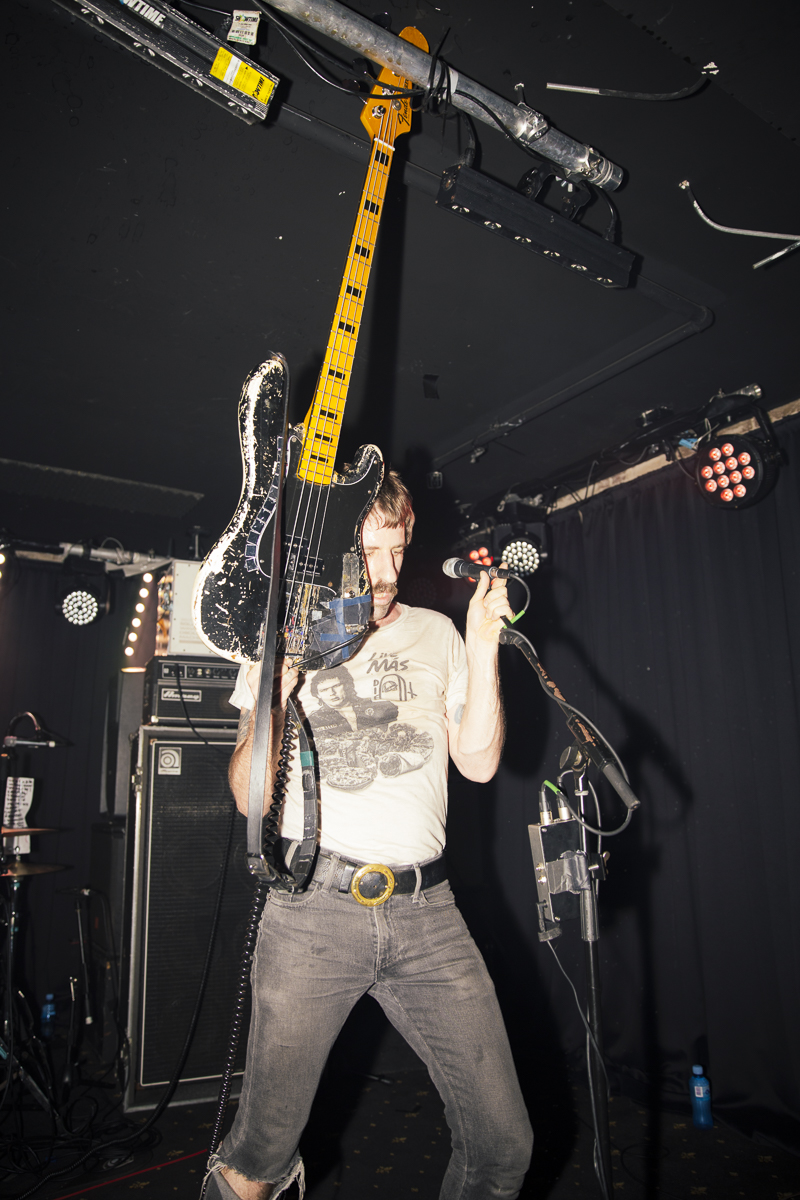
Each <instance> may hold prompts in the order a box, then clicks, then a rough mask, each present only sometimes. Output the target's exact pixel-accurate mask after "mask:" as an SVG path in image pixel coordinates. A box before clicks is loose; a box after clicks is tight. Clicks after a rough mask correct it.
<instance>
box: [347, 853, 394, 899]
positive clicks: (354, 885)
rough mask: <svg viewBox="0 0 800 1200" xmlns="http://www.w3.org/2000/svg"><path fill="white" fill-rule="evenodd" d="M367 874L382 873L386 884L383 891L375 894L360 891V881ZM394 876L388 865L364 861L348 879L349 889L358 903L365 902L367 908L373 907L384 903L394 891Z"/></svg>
mask: <svg viewBox="0 0 800 1200" xmlns="http://www.w3.org/2000/svg"><path fill="white" fill-rule="evenodd" d="M367 875H383V876H384V878H385V879H386V884H385V886H384V888H383V891H382V892H381V893H380V894H379V895H377V896H365V895H363V894H362V892H361V881H362V879H364V878H365V877H366V876H367ZM394 886H395V878H394V873H393V872H392V870H391V869H390V868H389V867H385V866H384V865H383V863H365V864H364V866H363V867H359V868H358V870H357V871H356V872H355V874H354V875H353V878H352V879H351V880H350V891H351V893H352V894H353V896H354V897H355V898H356V900H357V901H358V903H359V904H366V905H367V906H368V907H369V908H374V906H375V905H376V904H385V903H386V901H387V900H388V899H389V897H390V896H391V894H392V892H393V891H394Z"/></svg>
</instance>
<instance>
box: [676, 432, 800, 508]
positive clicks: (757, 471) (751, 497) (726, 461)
mask: <svg viewBox="0 0 800 1200" xmlns="http://www.w3.org/2000/svg"><path fill="white" fill-rule="evenodd" d="M779 467H780V453H779V452H778V451H777V449H775V448H774V447H773V446H771V445H769V444H768V442H767V441H766V440H764V439H762V438H758V437H752V436H747V437H745V436H744V435H740V434H736V435H728V436H727V437H724V438H715V439H714V440H713V441H712V442H706V443H704V444H703V445H702V446H700V447H698V450H697V461H696V465H695V478H696V480H697V486H698V487H699V488H700V491H701V493H702V495H703V496H704V497H705V499H706V500H707V501H708V503H709V504H713V505H714V507H715V508H748V507H749V506H750V505H751V504H757V503H758V501H759V500H763V499H764V497H765V496H766V495H767V494H768V493H769V492H770V491H771V490H772V488H773V487H774V486H775V482H776V480H777V478H778V470H779Z"/></svg>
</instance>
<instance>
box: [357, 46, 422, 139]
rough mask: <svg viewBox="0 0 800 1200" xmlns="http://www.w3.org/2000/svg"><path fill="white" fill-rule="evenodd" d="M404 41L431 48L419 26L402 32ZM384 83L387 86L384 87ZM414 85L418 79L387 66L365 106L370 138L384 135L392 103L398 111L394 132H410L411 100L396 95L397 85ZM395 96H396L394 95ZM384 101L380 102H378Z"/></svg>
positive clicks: (406, 88) (364, 122) (404, 88)
mask: <svg viewBox="0 0 800 1200" xmlns="http://www.w3.org/2000/svg"><path fill="white" fill-rule="evenodd" d="M399 36H400V37H401V38H402V39H403V41H404V42H410V43H411V44H412V45H413V46H417V47H418V48H419V49H420V50H424V51H425V52H426V53H427V51H428V43H427V41H426V40H425V38H424V37H423V36H422V34H421V33H420V31H419V30H418V29H415V28H414V26H413V25H407V26H406V28H405V29H403V30H402V32H401V33H400V34H399ZM384 85H391V87H390V86H386V89H385V90H384ZM413 86H414V81H413V80H411V79H404V78H403V77H402V75H397V74H396V73H395V72H394V71H392V70H391V69H390V68H389V67H384V68H383V69H382V71H381V73H380V75H379V76H378V82H377V84H376V85H375V87H374V88H373V89H372V92H371V93H370V98H369V100H367V102H366V104H365V105H364V111H363V113H362V114H361V124H362V125H363V126H364V128H365V129H366V131H367V133H368V134H369V136H370V141H374V139H375V138H376V137H377V136H378V135H379V134H380V132H381V128H382V124H383V123H384V122H385V118H386V110H387V108H388V107H389V106H390V105H391V106H392V107H393V108H394V110H395V115H396V124H395V123H393V135H394V137H399V136H400V134H402V133H408V131H409V129H410V128H411V116H412V113H411V101H410V97H408V96H394V91H393V89H394V88H400V89H401V91H409V90H410V89H411V88H412V87H413ZM393 97H394V98H393ZM378 101H380V103H379V102H378Z"/></svg>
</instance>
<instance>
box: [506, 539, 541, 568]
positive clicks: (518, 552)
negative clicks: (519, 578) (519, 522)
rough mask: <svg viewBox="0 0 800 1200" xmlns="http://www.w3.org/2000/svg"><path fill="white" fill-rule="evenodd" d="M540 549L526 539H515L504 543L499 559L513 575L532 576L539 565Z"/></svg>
mask: <svg viewBox="0 0 800 1200" xmlns="http://www.w3.org/2000/svg"><path fill="white" fill-rule="evenodd" d="M540 549H541V548H540V547H539V546H538V545H537V544H536V543H535V542H533V541H531V540H530V539H528V538H521V537H516V538H512V539H511V540H510V541H508V542H506V544H505V545H504V546H503V548H502V550H501V551H500V559H501V561H502V562H504V563H507V564H508V569H509V571H513V572H514V574H515V575H532V574H533V573H534V571H536V570H537V569H538V567H539V565H540V564H541V561H542V556H541V553H540Z"/></svg>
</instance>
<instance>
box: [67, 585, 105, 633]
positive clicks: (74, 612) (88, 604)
mask: <svg viewBox="0 0 800 1200" xmlns="http://www.w3.org/2000/svg"><path fill="white" fill-rule="evenodd" d="M61 611H62V613H63V614H64V616H65V617H66V619H67V620H68V621H69V623H70V625H91V623H92V621H96V620H97V618H98V617H99V616H100V601H99V600H98V599H97V596H95V595H94V594H93V593H92V592H89V591H86V590H85V589H84V588H73V590H72V591H71V592H67V594H66V596H65V597H64V599H63V600H62V601H61Z"/></svg>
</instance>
